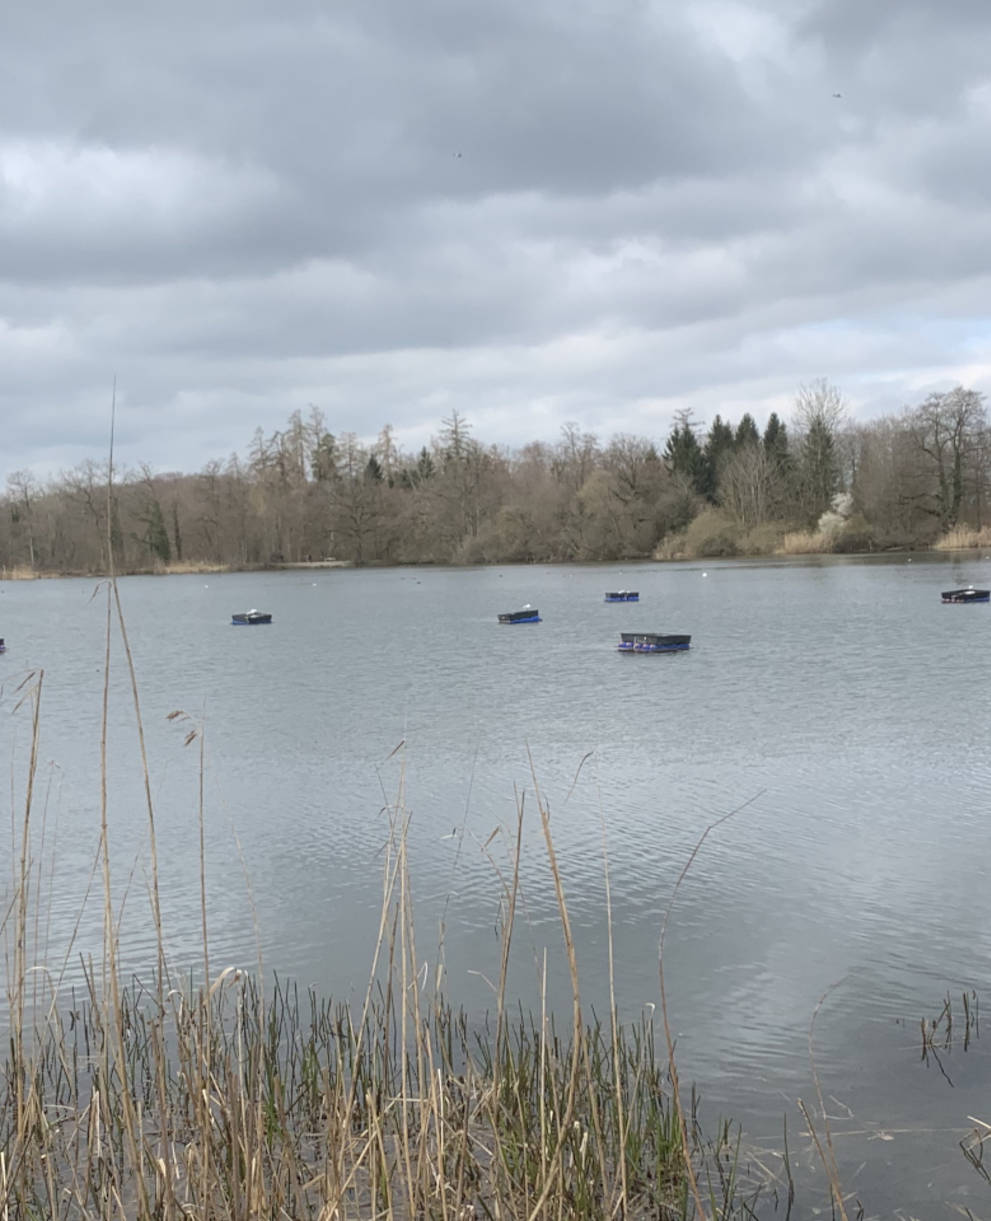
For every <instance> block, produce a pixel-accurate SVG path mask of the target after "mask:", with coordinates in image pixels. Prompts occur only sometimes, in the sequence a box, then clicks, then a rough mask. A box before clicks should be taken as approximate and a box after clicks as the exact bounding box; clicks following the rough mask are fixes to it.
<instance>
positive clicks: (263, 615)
mask: <svg viewBox="0 0 991 1221" xmlns="http://www.w3.org/2000/svg"><path fill="white" fill-rule="evenodd" d="M271 622H272V616H271V615H270V614H269V613H268V612H267V611H260V610H249V611H238V612H236V613H235V614H233V615H231V623H233V624H234V626H235V627H245V626H247V625H250V624H255V623H271Z"/></svg>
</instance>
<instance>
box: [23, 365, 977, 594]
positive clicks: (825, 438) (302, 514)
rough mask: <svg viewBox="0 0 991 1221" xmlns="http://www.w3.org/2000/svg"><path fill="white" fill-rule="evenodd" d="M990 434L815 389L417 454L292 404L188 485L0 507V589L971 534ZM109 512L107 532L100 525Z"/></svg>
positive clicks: (50, 497)
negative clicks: (847, 404)
mask: <svg viewBox="0 0 991 1221" xmlns="http://www.w3.org/2000/svg"><path fill="white" fill-rule="evenodd" d="M989 452H991V449H989V433H988V421H987V414H986V411H985V406H984V399H983V395H981V394H979V393H977V392H976V391H973V390H968V389H965V388H963V387H957V388H956V389H955V390H951V391H949V392H947V393H942V394H931V395H929V396H928V397H927V398H926V399H925V400H924V401H923V402H921V403H919V404H918V405H916V406H913V407H910V408H907V409H906V410H905V411H903V412H902V413H901V414H900V415H898V416H895V417H889V418H885V419H880V420H875V421H872V422H870V423H854V422H852V421H851V420H850V419H849V418H848V416H847V414H846V412H845V411H844V404H843V400H842V397H841V395H840V394H839V392H838V391H837V389H836V388H835V387H834V386H832V385H831V384H830V383H828V382H826V381H819V382H816V383H814V384H813V385H811V386H808V387H803V388H802V389H801V390H800V391H799V392H798V394H797V395H796V399H795V404H794V411H793V413H792V415H791V418H790V419H789V420H788V421H787V422H786V421H784V420H782V419H780V418H779V417H778V416H777V415H776V414H772V415H771V416H770V418H769V419H768V420H767V421H765V422H763V427H761V426H759V425H758V422H757V421H756V420H754V419H753V418H752V417H751V416H750V415H749V414H747V415H744V416H743V418H742V419H740V420H737V421H730V420H724V419H722V418H721V417H720V416H719V415H717V416H716V417H715V418H714V419H713V420H712V421H711V422H710V423H708V425H707V426H703V425H700V424H698V423H697V422H696V421H694V420H693V419H692V417H691V414H690V413H689V412H682V413H680V414H679V415H678V417H677V418H676V421H675V425H674V427H673V429H672V430H671V432H670V434H669V435H668V436H667V437H666V438H663V439H657V440H655V439H653V438H649V437H635V436H628V435H619V436H614V437H612V439H611V440H608V441H602V440H600V439H599V438H598V437H596V436H593V435H592V434H590V433H587V432H583V431H582V429H581V428H580V427H579V426H578V425H575V424H566V425H565V426H564V428H563V429H562V430H561V436H560V439H559V440H558V441H557V442H556V443H554V444H544V443H540V442H532V443H530V444H528V445H524V446H523V447H522V448H520V449H517V450H507V449H503V448H499V447H496V446H492V445H486V444H484V443H483V442H482V441H481V440H479V439H478V438H477V437H475V436H474V435H473V434H472V429H471V426H470V424H469V421H468V420H467V419H466V418H465V417H463V416H462V415H461V414H460V413H458V412H455V413H453V414H452V415H451V416H450V417H449V418H448V419H446V420H444V421H443V422H442V423H441V425H440V426H439V429H438V432H437V435H436V437H435V438H434V439H433V440H432V441H431V443H430V444H429V445H426V446H423V447H422V448H421V449H420V451H419V452H418V453H404V452H402V451H401V449H400V448H399V447H398V446H397V445H396V443H395V440H394V435H393V430H392V428H391V427H390V426H389V425H386V426H385V427H384V428H382V430H381V432H380V433H379V434H378V437H377V439H376V440H375V442H374V443H372V444H365V443H362V442H361V441H359V439H358V438H357V437H356V436H355V435H354V434H353V433H341V434H335V433H334V432H333V431H332V429H331V427H330V425H329V422H328V421H327V420H326V418H325V417H324V415H323V413H322V412H321V411H320V410H318V409H315V408H314V409H311V410H310V412H309V414H308V415H306V416H304V415H303V414H301V413H300V412H299V411H295V412H293V413H292V415H291V416H290V417H289V419H288V421H287V422H286V426H285V428H283V429H280V430H278V431H276V432H274V433H273V434H272V435H271V436H265V435H264V433H263V432H262V431H261V430H259V431H258V432H256V434H255V436H254V439H253V440H252V442H251V444H250V447H249V448H248V451H247V453H246V454H244V455H238V454H233V455H232V456H231V457H230V458H228V459H227V461H226V462H220V461H215V462H210V463H208V464H207V466H206V467H205V468H204V469H203V470H202V471H200V472H199V473H198V474H156V473H153V471H152V470H151V468H150V467H148V466H143V467H141V468H140V469H138V470H127V471H115V472H114V478H113V482H112V487H111V490H110V495H109V496H108V494H107V466H106V463H105V462H104V463H102V464H101V463H99V462H96V461H87V462H84V463H83V464H82V465H80V466H78V467H76V468H75V469H74V470H71V471H68V472H65V473H63V474H61V475H60V476H59V477H58V478H55V479H52V480H51V481H50V482H48V483H44V484H42V483H39V482H38V481H37V480H36V479H34V478H33V477H32V476H31V475H30V474H29V473H28V472H23V471H19V472H15V473H14V474H12V475H10V476H9V477H8V479H7V484H6V490H5V493H4V495H3V497H2V498H0V570H2V571H0V575H2V574H3V573H4V572H5V573H7V574H8V575H13V574H14V573H15V572H16V573H19V574H21V575H27V574H29V573H30V572H31V571H34V572H39V573H41V572H62V573H95V572H101V571H104V570H105V568H106V548H107V545H108V540H109V542H110V544H111V545H112V547H113V550H114V559H115V564H116V567H117V570H118V571H141V570H148V569H151V570H156V569H166V568H173V569H174V568H177V567H184V566H196V565H211V566H212V565H218V566H224V565H226V566H231V567H234V568H247V567H252V566H265V565H274V564H278V563H292V562H299V561H305V560H320V559H326V558H335V559H339V560H349V561H352V562H353V563H355V564H401V563H402V564H406V563H444V564H476V563H491V562H511V561H532V560H539V561H554V560H616V559H629V558H634V557H651V556H654V557H657V558H676V557H678V556H731V555H743V554H766V553H770V552H775V551H783V552H788V551H794V552H798V551H869V550H883V549H889V548H895V547H906V546H928V545H931V544H933V543H934V542H936V541H937V540H939V539H941V538H946V537H947V536H948V535H949V536H951V537H953V536H954V532H957V536H958V537H965V532H966V531H967V530H974V531H980V530H981V529H982V527H983V526H984V522H985V518H986V516H987V509H986V507H985V506H986V503H987V499H988V491H989V471H988V456H989ZM108 515H109V519H110V520H109V528H108Z"/></svg>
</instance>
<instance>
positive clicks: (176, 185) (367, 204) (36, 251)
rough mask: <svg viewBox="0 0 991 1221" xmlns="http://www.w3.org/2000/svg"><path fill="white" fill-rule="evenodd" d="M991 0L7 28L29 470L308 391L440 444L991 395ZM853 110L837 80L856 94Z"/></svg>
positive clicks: (617, 2) (134, 20) (17, 304)
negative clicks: (570, 427)
mask: <svg viewBox="0 0 991 1221" xmlns="http://www.w3.org/2000/svg"><path fill="white" fill-rule="evenodd" d="M989 45H991V8H989V7H988V5H987V3H986V0H953V2H951V3H949V4H947V5H945V6H937V5H936V4H934V3H933V0H750V2H749V3H745V4H742V3H737V2H736V0H695V2H694V3H686V4H681V5H677V4H672V3H670V2H669V0H663V2H662V0H568V2H567V3H566V2H565V0H289V2H287V3H285V4H280V5H277V4H273V3H271V2H266V3H259V2H258V0H236V2H235V0H198V2H197V3H193V0H171V2H170V3H169V4H167V5H154V6H152V5H144V4H140V3H138V4H130V5H125V4H122V3H115V4H109V3H106V2H105V0H89V2H88V3H86V4H79V3H78V2H77V0H39V3H38V4H31V5H29V4H20V5H16V6H8V7H7V9H6V11H5V14H4V20H3V41H2V44H0V69H2V71H0V107H2V116H3V118H2V122H0V369H2V374H0V486H2V480H3V478H4V477H5V476H6V475H7V474H9V473H10V471H12V470H15V469H18V468H29V469H31V470H33V471H34V472H35V473H36V474H38V475H42V476H46V475H49V474H55V473H57V472H58V471H59V470H61V469H65V468H68V467H71V466H73V465H75V464H76V463H78V462H80V461H82V460H84V459H86V458H96V459H100V458H102V457H103V456H104V454H105V452H106V445H107V436H108V430H109V406H110V399H111V387H112V384H113V379H114V376H115V375H116V378H117V386H118V390H117V395H118V410H119V415H118V446H119V450H118V452H119V456H120V458H121V459H122V460H123V461H124V462H127V463H138V462H148V463H150V464H151V465H152V466H153V467H154V468H155V469H158V470H184V471H191V470H196V469H199V468H200V467H202V465H203V464H204V463H205V462H207V461H208V460H210V459H212V458H224V457H226V456H227V455H228V454H229V453H230V452H231V451H232V450H237V451H239V452H242V453H243V452H244V451H245V450H246V449H247V446H248V443H249V441H250V438H251V434H252V433H253V431H254V430H255V428H256V427H258V426H260V427H262V428H263V429H264V430H265V431H266V432H271V431H273V430H274V429H276V428H279V427H281V426H282V425H283V424H284V423H285V420H286V418H287V417H288V415H289V413H290V412H291V411H293V410H294V409H295V408H301V409H302V410H303V411H304V412H305V411H306V410H307V409H308V407H309V406H310V405H311V404H316V405H318V406H320V407H321V408H322V409H323V411H324V412H325V413H326V416H327V418H328V421H329V423H330V426H331V428H332V430H333V431H335V432H343V431H346V430H351V431H354V432H356V433H358V434H359V435H360V436H363V437H369V438H370V437H372V436H373V435H374V434H375V433H376V432H377V431H378V430H379V428H380V427H381V426H382V424H384V423H386V422H389V423H391V424H392V425H393V426H394V427H395V429H396V435H397V438H398V440H399V441H400V443H401V444H403V445H405V446H407V447H413V446H418V445H420V444H421V443H423V442H424V441H425V440H427V439H428V438H429V436H430V435H431V434H432V433H435V432H436V431H437V428H438V425H439V422H440V420H441V419H442V418H443V417H444V416H446V415H449V414H450V412H451V410H452V409H457V410H459V411H461V412H462V413H464V414H465V415H466V416H467V417H468V419H469V421H470V423H471V424H472V427H473V430H474V433H475V435H476V436H477V437H478V438H479V439H480V440H483V441H486V442H496V443H500V444H506V445H514V444H520V443H523V442H525V441H528V440H533V439H538V438H539V439H544V440H554V439H556V438H557V436H558V434H559V430H560V426H561V424H562V423H564V422H565V421H576V422H578V423H579V424H580V425H582V427H584V428H586V429H588V430H591V431H595V432H597V433H599V434H600V435H601V436H602V437H603V438H606V437H608V436H609V435H610V434H612V433H614V432H619V431H624V432H634V433H638V434H644V435H650V436H653V437H657V438H660V439H663V437H664V436H665V435H666V433H667V431H668V429H669V427H670V423H671V419H672V414H673V412H674V411H675V410H677V409H678V408H684V407H688V408H691V409H692V410H693V411H694V413H695V417H696V418H697V419H698V420H699V422H700V423H703V424H705V423H707V422H708V421H709V420H710V419H711V417H712V415H713V414H714V413H715V412H716V411H721V412H722V413H723V414H724V415H728V416H729V417H730V418H733V419H735V418H738V417H739V415H740V414H741V413H742V412H743V411H744V410H750V411H751V412H753V413H754V414H755V415H756V416H757V417H758V419H759V420H761V421H763V419H765V418H766V416H767V414H768V412H769V411H770V410H771V409H776V410H778V411H779V412H783V413H784V414H785V415H786V416H787V415H788V413H789V411H790V404H791V400H792V397H793V395H794V392H795V390H796V388H797V387H798V386H799V385H800V384H802V383H805V382H808V381H810V380H812V379H814V378H817V377H828V378H829V379H830V380H832V381H833V382H835V383H836V384H837V385H838V386H839V387H840V388H841V390H842V391H843V393H844V394H845V396H846V398H847V401H848V404H849V406H850V410H851V414H853V415H855V416H859V417H862V418H869V417H871V416H874V415H878V414H884V413H887V412H890V411H894V410H898V409H900V408H901V407H902V406H903V405H904V404H906V403H911V402H914V401H918V400H919V398H921V397H922V396H924V394H925V393H927V392H928V391H929V390H932V389H945V388H949V387H950V386H952V385H954V384H955V383H956V382H959V381H962V382H963V383H965V384H967V385H970V386H973V387H975V388H977V389H983V390H988V389H991V338H989V331H988V325H987V317H986V315H987V313H988V306H987V303H988V301H991V208H989V207H988V206H987V204H988V195H989V177H991V171H989V169H988V166H989V164H991V162H989V160H988V156H987V152H988V146H989V135H991V71H989V68H988V63H987V48H988V46H989ZM837 95H839V96H837Z"/></svg>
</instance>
